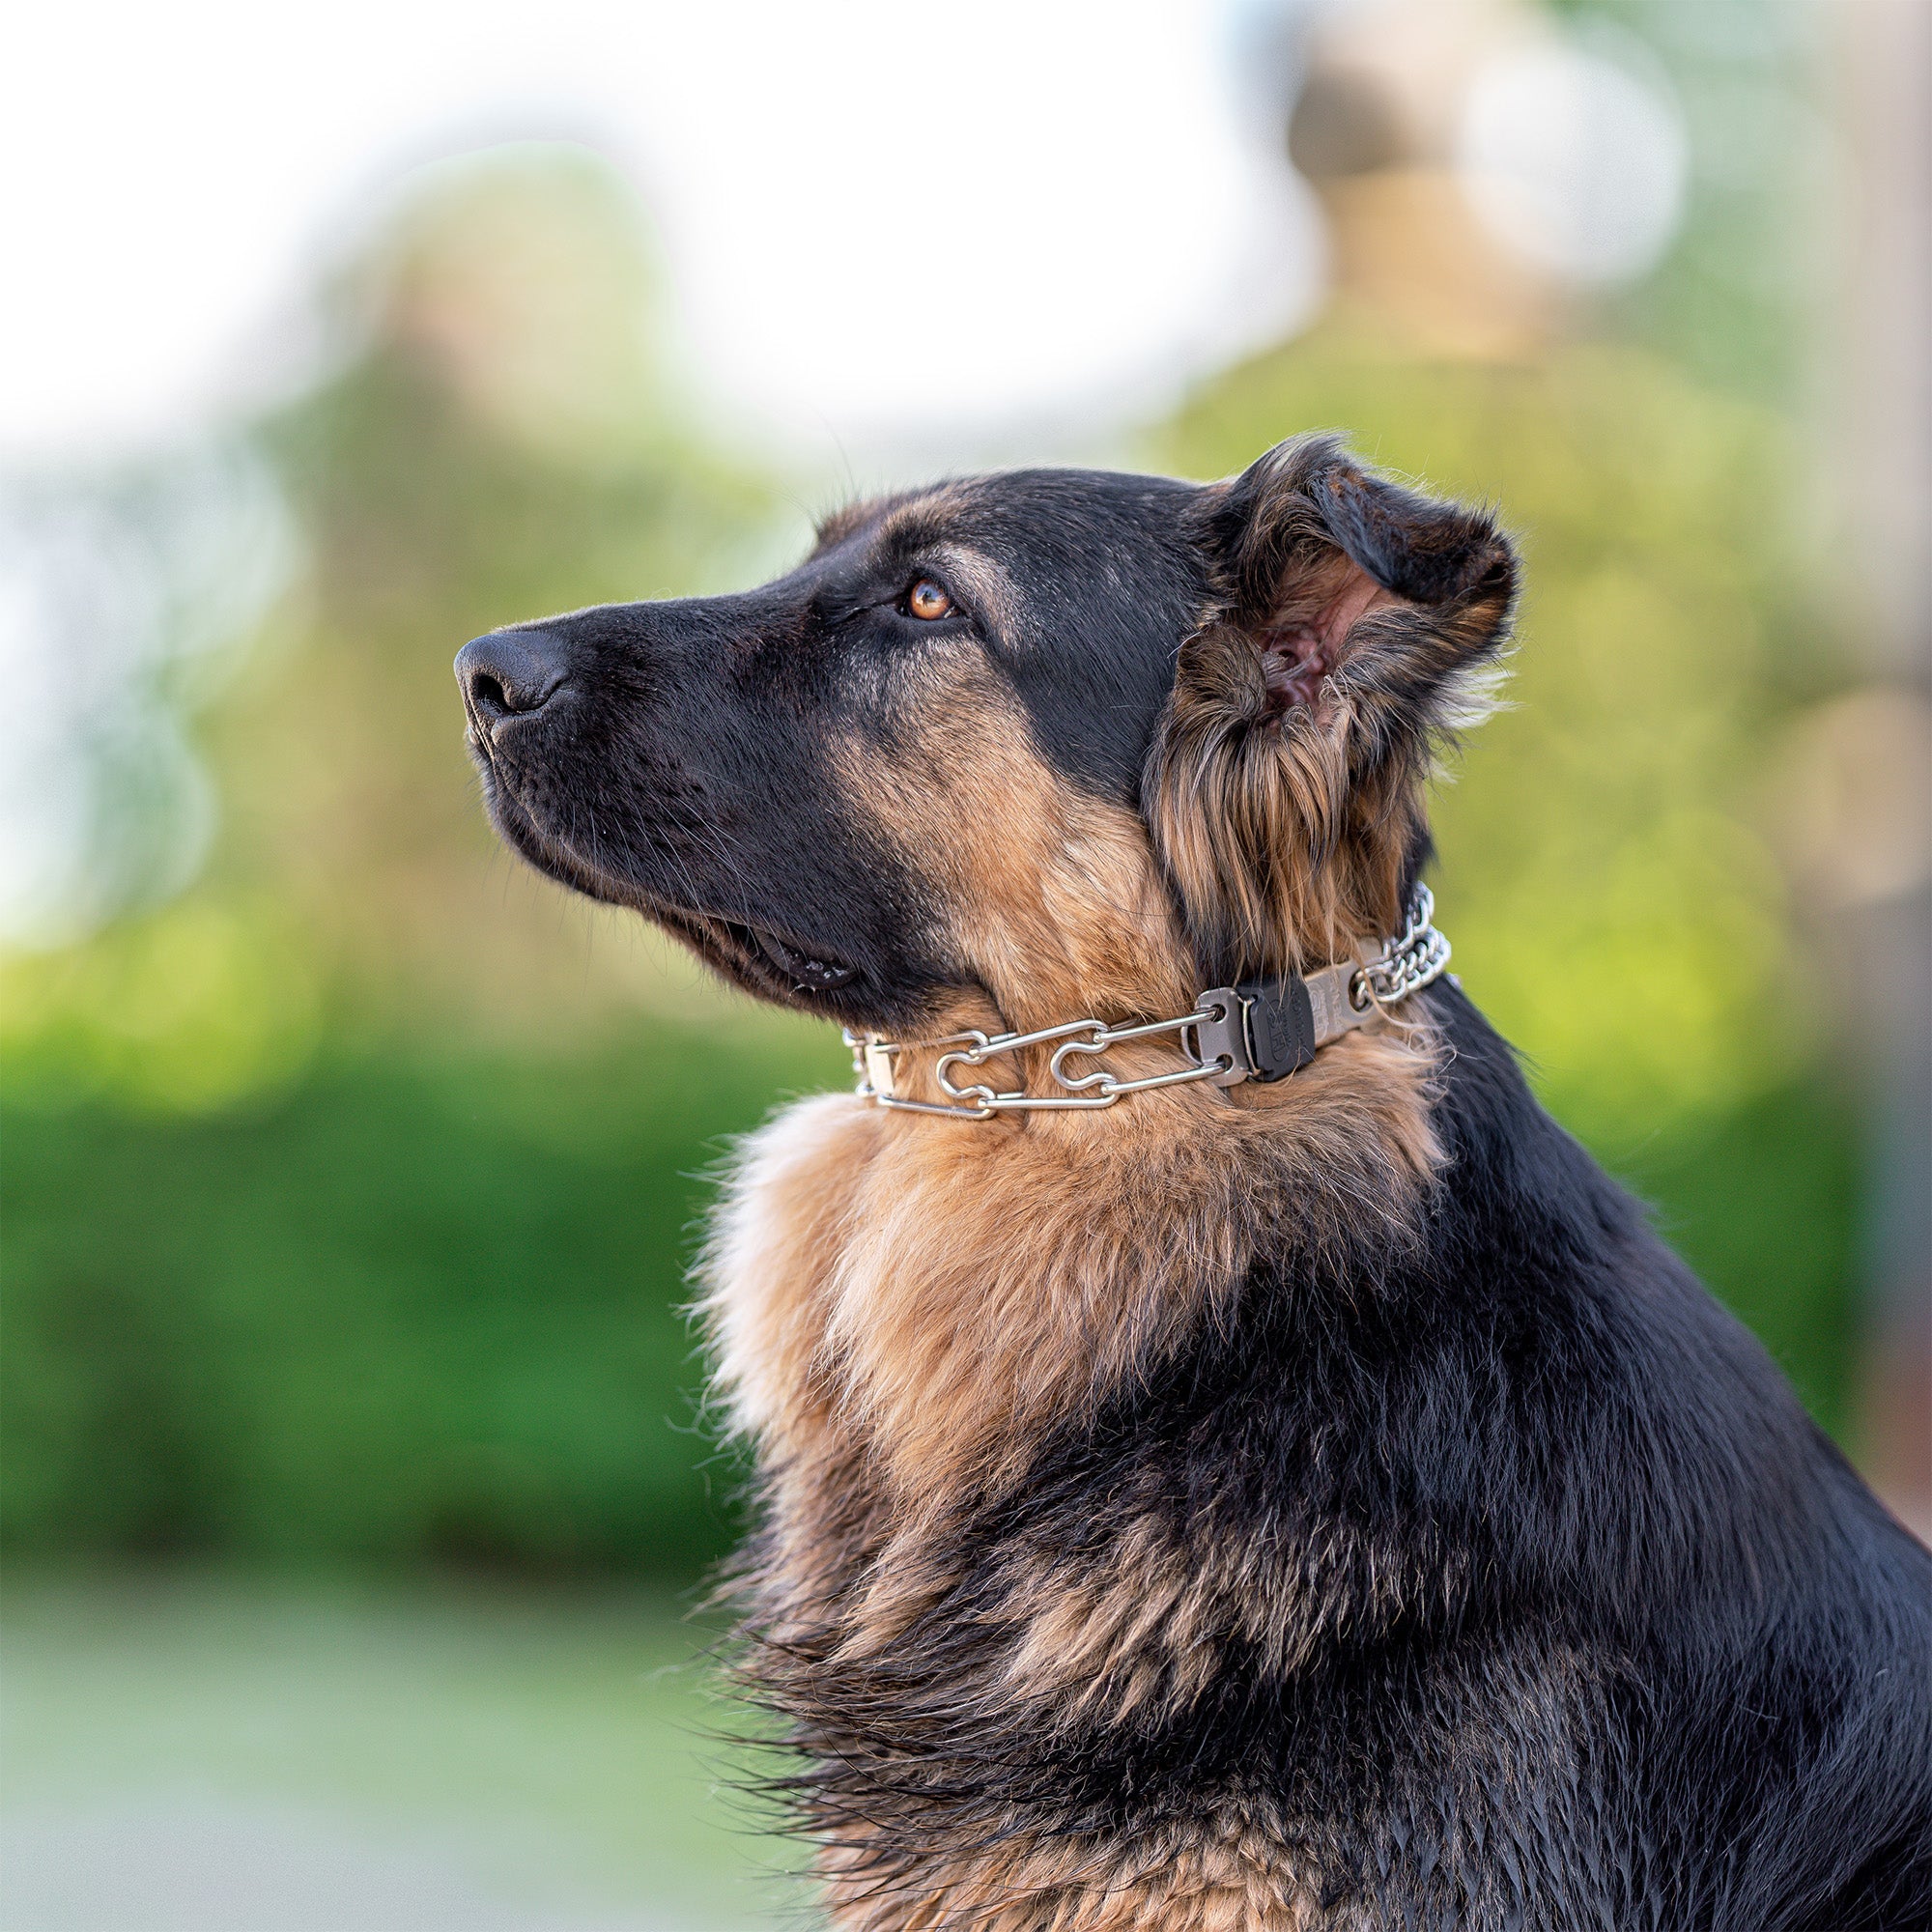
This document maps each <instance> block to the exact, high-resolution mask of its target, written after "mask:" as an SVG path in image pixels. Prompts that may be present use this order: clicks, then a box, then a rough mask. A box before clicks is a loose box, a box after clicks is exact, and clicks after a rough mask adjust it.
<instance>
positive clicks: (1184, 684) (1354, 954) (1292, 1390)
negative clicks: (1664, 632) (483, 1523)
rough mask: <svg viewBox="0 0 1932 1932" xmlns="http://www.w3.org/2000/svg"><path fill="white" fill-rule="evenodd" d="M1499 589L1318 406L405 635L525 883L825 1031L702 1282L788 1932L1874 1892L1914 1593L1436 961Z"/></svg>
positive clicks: (1865, 1911) (1086, 1924) (1913, 1629)
mask: <svg viewBox="0 0 1932 1932" xmlns="http://www.w3.org/2000/svg"><path fill="white" fill-rule="evenodd" d="M1516 582H1517V567H1516V562H1515V558H1514V555H1513V554H1512V551H1511V548H1510V545H1509V543H1508V541H1507V540H1506V538H1505V536H1504V535H1503V534H1502V532H1501V531H1500V530H1499V528H1498V526H1497V525H1496V523H1495V521H1494V520H1493V519H1492V517H1490V516H1488V515H1485V514H1482V513H1479V512H1475V511H1471V510H1468V509H1464V508H1461V507H1457V506H1455V505H1451V504H1447V503H1443V502H1438V501H1435V500H1431V499H1429V498H1426V497H1421V496H1417V495H1415V494H1412V493H1411V492H1409V491H1408V490H1406V489H1404V488H1400V487H1398V486H1396V485H1395V484H1393V483H1391V482H1389V481H1386V480H1384V479H1382V478H1379V477H1378V476H1377V475H1375V474H1373V473H1371V472H1369V471H1368V470H1366V469H1363V468H1361V467H1359V466H1358V465H1356V464H1355V463H1353V462H1351V461H1350V459H1349V457H1348V456H1347V454H1346V453H1345V450H1344V448H1343V447H1342V445H1341V444H1340V443H1339V442H1338V441H1336V440H1333V439H1329V438H1319V437H1318V438H1305V439H1301V440H1294V441H1291V442H1288V443H1284V444H1282V445H1281V446H1280V447H1278V448H1276V449H1274V450H1271V451H1270V452H1269V453H1268V454H1266V455H1265V456H1264V457H1263V458H1262V459H1261V460H1260V461H1259V462H1257V463H1256V464H1255V465H1254V466H1253V467H1252V468H1251V469H1248V470H1247V471H1246V472H1245V473H1243V474H1242V475H1240V476H1238V477H1236V478H1234V479H1233V480H1230V481H1225V482H1221V483H1215V484H1209V485H1205V486H1204V485H1194V484H1187V483H1179V482H1172V481H1166V480H1162V479H1157V478H1150V477H1142V476H1127V475H1114V474H1104V473H1090V472H1083V471H1071V470H1047V469H1042V470H1031V471H1021V472H1017V473H1010V474H1003V475H993V476H986V477H981V478H978V479H974V480H968V481H955V482H949V483H945V484H942V485H940V486H938V487H935V488H933V489H930V490H925V491H922V492H915V493H913V494H909V495H904V496H897V497H891V498H888V499H885V500H881V501H875V502H869V503H865V504H863V505H861V506H859V507H857V508H855V509H851V510H847V511H846V512H844V513H843V514H841V515H838V516H837V517H835V518H833V519H832V520H831V522H830V523H828V524H827V525H826V526H824V527H823V529H822V530H821V531H820V533H819V538H818V542H817V547H816V548H815V549H814V550H813V551H812V553H811V554H810V556H809V557H808V558H807V559H806V560H805V562H804V563H803V564H801V565H800V566H799V567H798V568H797V569H796V570H794V571H793V572H792V573H791V574H790V575H788V576H786V577H783V578H781V579H780V580H779V581H778V582H774V583H770V584H767V585H765V586H764V587H763V588H762V589H757V590H752V591H748V592H746V593H744V594H742V595H735V596H726V597H714V598H700V599H692V600H680V601H674V602H666V603H646V604H627V605H614V606H609V607H604V608H600V609H594V610H586V611H578V612H576V613H574V614H572V615H569V616H563V617H556V618H550V619H546V620H543V621H541V622H538V623H533V624H524V625H517V626H514V627H512V628H510V629H506V630H503V631H499V632H496V633H494V634H492V635H491V636H489V637H486V638H481V639H477V640H475V641H474V642H472V643H470V644H469V645H468V646H467V647H466V648H465V649H464V651H463V652H462V654H461V656H460V657H459V658H458V660H457V669H458V673H459V677H460V679H461V682H462V686H463V691H464V696H465V700H466V705H467V709H468V714H469V743H470V745H471V747H472V748H473V751H474V753H475V756H476V758H477V761H478V763H479V764H480V766H481V769H482V774H483V780H484V784H485V788H486V792H487V796H488V801H489V805H490V809H491V811H492V813H493V814H494V817H495V821H496V824H497V827H498V829H499V830H500V832H501V834H502V836H503V837H504V838H506V839H508V840H509V842H510V843H511V844H512V845H513V846H515V847H516V849H517V850H518V851H520V852H521V853H523V854H524V855H525V856H526V858H527V859H529V860H530V861H531V862H532V863H533V864H535V865H536V866H538V867H541V868H542V869H543V870H544V871H546V872H548V873H550V874H551V875H552V876H553V877H554V878H557V879H560V880H562V881H563V882H564V883H565V884H566V885H569V886H572V887H574V888H576V889H577V890H578V891H580V892H582V893H586V894H588V895H591V896H592V897H594V898H597V899H602V900H606V901H609V902H611V903H613V904H617V905H623V906H629V907H633V908H635V909H636V910H637V911H638V912H639V913H641V914H642V915H643V916H644V917H645V918H647V919H649V920H653V921H655V922H657V923H659V924H660V925H662V926H664V927H665V928H667V929H668V931H669V932H671V933H672V934H674V935H675V936H676V937H677V938H679V939H680V940H682V941H684V942H685V943H686V944H688V945H689V946H690V947H691V948H693V949H694V950H695V951H696V952H697V953H698V954H699V955H700V956H701V957H702V958H703V959H704V960H706V961H707V962H709V964H710V965H712V966H713V967H715V968H716V969H717V970H718V971H719V972H720V973H722V974H723V975H725V977H726V978H727V979H728V980H732V981H734V982H735V983H736V984H738V985H739V986H741V987H743V988H744V989H745V990H747V991H748V992H751V993H753V994H754V995H756V996H757V997H759V998H762V999H766V1000H772V1001H776V1002H778V1003H780V1004H781V1005H784V1006H789V1007H794V1008H798V1009H803V1010H805V1011H807V1012H810V1013H814V1014H818V1015H821V1016H823V1017H824V1018H826V1019H828V1020H832V1021H836V1022H840V1023H842V1024H843V1025H844V1027H845V1028H847V1029H848V1030H849V1031H850V1033H851V1034H852V1035H853V1037H854V1038H855V1040H856V1041H857V1043H858V1051H859V1055H860V1060H861V1064H862V1065H863V1067H864V1069H865V1074H866V1077H865V1079H864V1080H863V1081H862V1084H861V1091H860V1092H859V1093H857V1094H837V1095H825V1096H821V1097H817V1098H813V1099H809V1100H806V1101H804V1102H802V1103H800V1104H798V1105H795V1106H792V1107H790V1108H788V1109H787V1110H786V1111H784V1112H783V1113H781V1115H779V1117H778V1118H777V1119H776V1120H775V1121H774V1122H772V1123H771V1124H769V1125H768V1126H766V1127H765V1128H764V1129H763V1130H761V1131H760V1132H758V1133H756V1134H754V1135H753V1136H752V1137H751V1139H750V1140H749V1141H748V1142H747V1143H746V1144H745V1146H744V1148H743V1150H742V1152H741V1154H740V1156H739V1158H738V1161H737V1165H736V1171H735V1178H734V1179H733V1181H732V1183H731V1185H730V1187H729V1190H728V1196H727V1198H726V1200H725V1205H724V1207H723V1208H722V1210H721V1212H720V1213H719V1215H718V1218H717V1222H716V1226H715V1230H714V1235H713V1238H712V1241H711V1244H710V1248H709V1251H708V1257H707V1260H706V1262H705V1264H704V1280H705V1284H706V1298H705V1305H706V1310H707V1314H708V1320H709V1323H710V1334H711V1339H712V1342H713V1345H714V1348H715V1351H716V1362H717V1374H718V1380H719V1384H720V1388H721V1391H722V1392H723V1395H724V1397H725V1403H726V1405H727V1406H728V1412H729V1414H730V1416H731V1418H732V1420H733V1423H734V1425H735V1427H736V1428H737V1429H738V1430H741V1431H742V1432H744V1434H745V1435H747V1436H749V1437H750V1438H751V1439H752V1441H753V1443H754V1444H755V1450H756V1460H757V1467H758V1472H759V1473H758V1478H757V1486H758V1526H757V1528H756V1531H755V1534H754V1536H753V1541H752V1543H751V1546H750V1548H749V1549H748V1551H747V1552H746V1554H745V1556H744V1558H743V1559H742V1563H741V1566H740V1568H739V1570H738V1572H737V1573H736V1578H737V1587H738V1588H739V1589H740V1590H741V1592H742V1601H743V1604H744V1634H745V1651H744V1660H745V1661H744V1664H743V1668H744V1671H745V1675H746V1676H747V1678H748V1679H749V1681H750V1683H751V1685H752V1686H753V1688H754V1690H755V1692H756V1694H757V1695H758V1696H759V1697H761V1698H762V1699H763V1700H764V1701H765V1702H766V1703H767V1704H768V1705H769V1706H770V1707H771V1708H773V1709H775V1710H776V1711H777V1712H779V1713H781V1714H782V1717H783V1720H784V1729H785V1733H786V1735H787V1737H788V1739H789V1742H790V1744H791V1746H792V1747H794V1748H795V1750H796V1752H797V1757H796V1759H795V1760H794V1766H795V1771H794V1775H792V1776H788V1777H786V1778H785V1779H784V1780H783V1785H784V1788H785V1790H786V1792H787V1794H788V1797H789V1799H790V1801H791V1803H792V1804H793V1805H794V1806H795V1814H796V1817H797V1820H798V1823H799V1824H800V1826H801V1828H802V1829H803V1830H805V1831H806V1832H807V1833H809V1834H810V1836H811V1837H812V1838H814V1839H815V1840H816V1842H817V1844H818V1846H819V1852H818V1859H817V1865H818V1872H819V1876H820V1880H821V1883H822V1886H823V1889H824V1893H825V1900H826V1909H827V1911H828V1912H829V1915H830V1917H831V1919H832V1921H833V1922H834V1923H835V1924H837V1925H838V1926H839V1927H841V1928H846V1932H861V1928H863V1929H864V1932H887V1928H902V1929H903V1932H913V1928H919V1932H939V1928H955V1927H956V1928H967V1927H971V1928H982V1929H983V1928H992V1932H1022V1928H1052V1929H1053V1932H1103V1928H1104V1932H1116V1928H1129V1927H1131V1928H1154V1927H1159V1928H1164V1932H1237V1928H1242V1929H1243V1932H1245V1929H1246V1928H1264V1927H1265V1928H1283V1932H1286V1928H1290V1927H1295V1928H1312V1927H1318V1926H1321V1927H1338V1928H1340V1927H1346V1928H1369V1927H1378V1928H1379V1927H1384V1926H1406V1927H1425V1926H1427V1927H1451V1926H1454V1927H1531V1926H1534V1927H1548V1928H1561V1932H1574V1928H1585V1927H1595V1928H1603V1932H1625V1929H1626V1928H1634V1927H1652V1928H1693V1927H1694V1928H1733V1932H1773V1928H1799V1927H1811V1928H1817V1932H1851V1928H1858V1927H1871V1928H1879V1927H1884V1928H1899V1932H1903V1928H1906V1927H1919V1928H1922V1927H1925V1926H1927V1925H1928V1924H1932V1556H1928V1554H1927V1552H1926V1550H1925V1549H1924V1548H1921V1547H1920V1546H1919V1545H1918V1543H1917V1542H1915V1541H1914V1540H1913V1539H1912V1538H1911V1537H1910V1536H1908V1535H1907V1534H1906V1533H1905V1531H1904V1530H1902V1529H1901V1528H1900V1527H1899V1525H1898V1524H1897V1523H1896V1522H1894V1521H1893V1520H1891V1519H1890V1518H1889V1516H1888V1515H1887V1514H1886V1512H1885V1511H1884V1510H1883V1509H1882V1508H1881V1507H1880V1505H1879V1504H1878V1503H1877V1502H1876V1501H1875V1500H1874V1498H1873V1497H1872V1496H1871V1494H1870V1493H1869V1492H1867V1490H1866V1489H1865V1488H1864V1486H1863V1484H1862V1483H1861V1482H1860V1480H1859V1479H1858V1477H1857V1476H1856V1475H1855V1474H1854V1473H1853V1472H1852V1470H1851V1469H1850V1468H1849V1467H1848V1466H1847V1465H1846V1463H1844V1461H1843V1460H1842V1459H1841V1458H1840V1457H1839V1456H1838V1454H1837V1453H1836V1451H1835V1450H1834V1449H1833V1447H1832V1445H1831V1444H1830V1443H1829V1442H1828V1441H1827V1440H1826V1439H1825V1438H1824V1436H1823V1435H1821V1434H1820V1433H1819V1432H1818V1430H1817V1429H1816V1428H1814V1427H1813V1426H1812V1424H1811V1423H1810V1422H1809V1421H1808V1420H1807V1419H1806V1417H1805V1415H1804V1411H1803V1410H1802V1409H1801V1408H1800V1406H1799V1405H1798V1403H1797V1402H1796V1400H1795V1399H1794V1397H1793V1396H1792V1393H1791V1391H1790V1389H1789V1388H1788V1387H1787V1385H1786V1383H1785V1382H1784V1380H1783V1378H1781V1377H1780V1376H1779V1374H1778V1373H1777V1371H1776V1369H1775V1368H1774V1367H1773V1365H1772V1363H1771V1361H1770V1360H1769V1359H1768V1358H1767V1356H1766V1355H1765V1353H1764V1351H1763V1350H1761V1349H1760V1348H1759V1347H1758V1345H1757V1344H1756V1343H1755V1342H1754V1341H1753V1340H1752V1339H1751V1338H1750V1337H1749V1336H1748V1335H1747V1333H1746V1332H1745V1331H1744V1329H1743V1328H1741V1327H1740V1326H1739V1324H1738V1323H1737V1322H1736V1321H1733V1320H1732V1319H1731V1317H1730V1316H1729V1315H1727V1314H1726V1313H1725V1312H1724V1311H1723V1310H1722V1309H1721V1308H1719V1306H1718V1304H1717V1303H1716V1302H1715V1301H1714V1300H1713V1299H1712V1298H1711V1296H1710V1295H1709V1294H1708V1293H1706V1292H1705V1291H1704V1289H1703V1288H1702V1287H1700V1286H1699V1284H1698V1283H1697V1282H1696V1280H1695V1279H1694V1278H1693V1277H1692V1276H1691V1275H1690V1272H1689V1270H1688V1269H1687V1268H1686V1267H1685V1266H1684V1265H1683V1264H1682V1263H1680V1262H1679V1261H1678V1260H1677V1258H1676V1257H1675V1256H1674V1255H1673V1254H1672V1253H1671V1252H1670V1251H1669V1250H1668V1249H1667V1248H1666V1247H1665V1246H1664V1245H1663V1243H1662V1241H1661V1240H1660V1239H1659V1238H1658V1237H1657V1236H1656V1235H1655V1234H1653V1232H1652V1231H1651V1229H1650V1227H1649V1226H1648V1224H1647V1222H1646V1219H1645V1216H1644V1213H1643V1211H1642V1210H1641V1208H1638V1207H1637V1206H1636V1205H1635V1204H1634V1202H1633V1201H1632V1200H1631V1199H1630V1197H1629V1196H1627V1195H1626V1194H1624V1193H1623V1192H1622V1191H1621V1190H1620V1189H1619V1188H1618V1187H1617V1186H1616V1184H1615V1183H1614V1182H1612V1181H1611V1180H1610V1179H1608V1178H1607V1177H1606V1176H1605V1174H1604V1173H1603V1172H1602V1171H1600V1170H1599V1169H1598V1168H1597V1167H1596V1166H1595V1165H1594V1164H1593V1163H1592V1161H1591V1160H1590V1158H1589V1157H1588V1155H1586V1154H1585V1153H1584V1152H1583V1151H1582V1150H1581V1149H1579V1148H1578V1147H1577V1144H1576V1142H1574V1141H1573V1140H1571V1139H1570V1137H1569V1136H1568V1135H1567V1134H1565V1133H1564V1132H1563V1130H1562V1129H1561V1128H1559V1127H1558V1126H1557V1125H1556V1124H1555V1123H1554V1122H1552V1121H1551V1120H1550V1119H1549V1118H1548V1115H1547V1114H1545V1113H1544V1112H1543V1110H1542V1109H1541V1108H1540V1107H1539V1105H1538V1104H1537V1102H1536V1100H1535V1099H1534V1098H1533V1097H1532V1095H1531V1094H1530V1093H1529V1091H1528V1089H1527V1087H1526V1086H1525V1084H1524V1081H1523V1078H1522V1076H1521V1074H1520V1071H1519V1069H1518V1066H1517V1063H1516V1061H1515V1059H1514V1058H1513V1056H1512V1054H1511V1051H1510V1049H1509V1047H1508V1046H1507V1045H1505V1043H1504V1042H1503V1041H1502V1040H1501V1039H1500V1038H1499V1037H1497V1036H1496V1034H1495V1033H1493V1032H1492V1030H1491V1028H1490V1027H1489V1026H1488V1025H1487V1024H1486V1022H1485V1021H1484V1020H1483V1018H1482V1016H1481V1015H1480V1014H1479V1013H1478V1012H1477V1011H1476V1009H1475V1008H1474V1007H1473V1006H1471V1004H1470V1003H1469V1001H1468V1000H1467V999H1466V998H1465V997H1464V995H1463V992H1462V991H1461V989H1460V988H1459V987H1458V985H1457V984H1456V982H1455V981H1454V980H1451V979H1449V978H1447V977H1444V976H1442V975H1441V973H1440V965H1441V955H1442V952H1443V948H1442V947H1441V945H1440V943H1439V941H1438V940H1437V939H1436V936H1435V932H1434V929H1433V927H1432V926H1431V924H1430V923H1429V919H1428V914H1427V903H1426V900H1425V899H1424V898H1423V897H1422V896H1421V895H1420V893H1419V890H1418V884H1419V880H1418V875H1419V873H1420V871H1421V869H1422V867H1423V866H1424V863H1425V861H1426V859H1427V858H1428V855H1429V834H1428V829H1427V824H1426V821H1425V817H1424V806H1423V793H1424V786H1425V782H1426V781H1427V779H1428V777H1429V774H1430V771H1431V767H1432V760H1433V758H1434V756H1435V753H1436V752H1437V750H1438V749H1439V747H1440V745H1441V742H1442V740H1443V738H1444V736H1445V734H1448V733H1453V732H1454V731H1455V730H1457V729H1458V728H1460V726H1461V725H1463V724H1464V723H1466V722H1467V721H1468V720H1469V718H1470V717H1471V716H1472V714H1473V712H1474V711H1475V710H1476V708H1477V707H1478V706H1479V704H1480V701H1481V698H1482V696H1483V692H1484V687H1485V685H1486V683H1488V682H1489V681H1491V680H1492V677H1493V673H1494V670H1495V668H1496V665H1497V662H1498V657H1499V653H1500V652H1501V649H1502V646H1503V643H1504V639H1505V636H1506V632H1507V627H1508V624H1509V620H1510V613H1511V606H1512V602H1513V600H1514V596H1515V591H1516ZM1551 965H1552V969H1554V968H1557V967H1559V966H1560V962H1557V961H1552V962H1551ZM1204 988H1205V989H1207V990H1206V991H1204V990H1203V989H1204ZM1035 1036H1043V1037H1035ZM1042 1102H1056V1103H1057V1104H1053V1105H1043V1104H1040V1103H1042Z"/></svg>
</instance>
